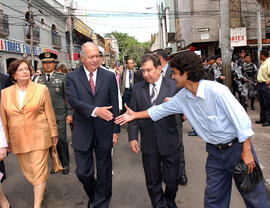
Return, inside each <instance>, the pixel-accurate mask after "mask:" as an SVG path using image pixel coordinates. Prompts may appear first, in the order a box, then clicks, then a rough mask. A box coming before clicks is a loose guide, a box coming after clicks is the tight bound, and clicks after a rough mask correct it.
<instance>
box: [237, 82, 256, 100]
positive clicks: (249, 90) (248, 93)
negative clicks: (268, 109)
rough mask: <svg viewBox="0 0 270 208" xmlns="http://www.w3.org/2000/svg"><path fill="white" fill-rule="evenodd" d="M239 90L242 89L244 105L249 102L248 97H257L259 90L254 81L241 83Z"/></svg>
mask: <svg viewBox="0 0 270 208" xmlns="http://www.w3.org/2000/svg"><path fill="white" fill-rule="evenodd" d="M238 90H239V91H240V95H241V98H242V99H241V100H242V103H241V104H242V105H247V104H248V98H255V97H256V94H257V91H256V86H255V84H253V83H249V82H246V83H244V84H242V83H239V85H238Z"/></svg>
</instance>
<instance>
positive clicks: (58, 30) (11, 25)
mask: <svg viewBox="0 0 270 208" xmlns="http://www.w3.org/2000/svg"><path fill="white" fill-rule="evenodd" d="M0 4H1V10H0V30H1V31H0V66H1V71H2V72H4V73H6V72H7V68H8V65H9V63H10V62H11V61H13V60H14V59H17V58H28V59H30V58H29V57H31V48H30V40H31V37H30V22H31V21H30V18H31V14H30V11H29V9H28V4H27V2H26V1H20V0H14V1H8V0H1V1H0ZM56 8H57V9H56ZM31 11H32V14H33V43H34V50H33V52H34V68H35V69H37V68H39V67H41V64H40V60H39V58H38V55H39V54H40V53H43V52H47V51H49V52H53V53H56V54H57V55H58V60H59V61H61V62H64V63H67V59H68V56H67V51H66V36H65V31H66V27H65V26H66V15H65V13H64V8H63V6H62V5H61V4H59V3H58V2H57V1H52V0H51V1H47V0H35V1H33V2H32V7H31Z"/></svg>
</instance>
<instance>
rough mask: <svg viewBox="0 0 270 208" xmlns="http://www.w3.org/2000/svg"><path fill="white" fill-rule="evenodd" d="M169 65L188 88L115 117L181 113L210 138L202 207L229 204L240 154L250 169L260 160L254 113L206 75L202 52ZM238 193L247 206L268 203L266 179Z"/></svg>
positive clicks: (260, 207) (256, 207)
mask: <svg viewBox="0 0 270 208" xmlns="http://www.w3.org/2000/svg"><path fill="white" fill-rule="evenodd" d="M170 64H171V67H172V69H173V79H175V80H176V85H177V87H184V88H183V89H182V90H181V91H180V92H179V93H177V94H176V95H175V96H174V97H173V98H171V99H168V101H167V102H166V103H163V104H160V105H157V106H153V107H151V108H149V109H148V110H147V111H141V112H134V111H132V110H131V109H129V108H128V107H127V106H126V108H127V112H126V113H125V114H123V115H121V116H119V117H118V118H116V121H115V122H116V123H118V124H124V123H126V122H129V121H131V120H134V119H139V118H149V117H150V118H151V119H152V120H154V121H156V120H159V119H161V118H163V117H165V116H168V115H171V114H176V113H183V114H184V115H185V116H186V118H187V119H188V120H189V122H190V123H191V125H192V126H193V127H194V129H195V131H196V132H197V134H198V135H199V136H200V137H201V138H202V139H203V140H204V141H205V142H206V143H207V146H206V151H207V152H208V158H207V161H206V175H207V179H206V188H205V199H204V207H205V208H224V207H229V205H230V195H231V187H232V175H233V169H234V165H235V164H236V163H237V162H239V161H240V160H241V159H242V160H243V161H244V163H245V164H246V165H247V166H248V172H249V173H250V172H252V171H253V168H254V167H255V160H256V161H257V162H258V159H257V157H256V154H255V151H254V149H253V146H252V144H251V142H250V137H252V136H253V135H254V132H253V130H252V128H251V121H250V118H249V117H248V115H247V114H246V112H245V110H244V108H243V107H242V106H241V105H240V103H239V102H238V101H237V100H236V99H235V98H234V96H233V95H232V94H231V92H230V90H229V89H228V88H227V87H226V86H224V85H222V84H220V83H217V82H213V81H207V80H202V77H203V73H204V72H203V65H202V61H201V59H200V57H199V56H197V55H196V54H194V53H192V52H184V53H180V54H179V55H177V56H175V57H174V58H173V59H172V60H171V63H170ZM237 188H238V187H237ZM238 190H239V189H238ZM239 191H240V190H239ZM240 193H241V195H242V197H243V199H244V201H245V204H246V206H247V208H270V205H269V203H268V201H267V197H266V193H265V187H264V180H261V182H260V183H259V184H258V185H257V186H256V187H255V188H254V189H253V190H252V191H250V192H248V193H244V192H242V191H240Z"/></svg>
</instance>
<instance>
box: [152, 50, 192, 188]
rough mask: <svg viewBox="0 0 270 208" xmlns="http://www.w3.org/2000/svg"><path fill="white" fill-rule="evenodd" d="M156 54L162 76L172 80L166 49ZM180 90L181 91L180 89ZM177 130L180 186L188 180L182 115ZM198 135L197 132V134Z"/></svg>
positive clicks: (177, 120) (157, 51) (176, 116)
mask: <svg viewBox="0 0 270 208" xmlns="http://www.w3.org/2000/svg"><path fill="white" fill-rule="evenodd" d="M153 53H154V54H157V55H158V57H159V60H160V63H161V71H162V75H163V76H164V77H166V78H168V79H171V78H172V74H173V72H172V69H171V67H170V63H169V62H168V59H169V58H168V55H167V53H166V52H165V50H164V49H157V50H155V51H153ZM178 90H179V89H178ZM175 119H176V124H177V130H178V134H179V148H180V151H179V153H180V172H179V174H180V175H179V184H180V185H186V184H187V181H188V178H187V175H186V167H185V154H184V144H183V132H182V129H183V120H182V115H179V114H176V115H175ZM195 133H196V132H195Z"/></svg>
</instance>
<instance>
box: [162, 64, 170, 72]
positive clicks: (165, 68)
mask: <svg viewBox="0 0 270 208" xmlns="http://www.w3.org/2000/svg"><path fill="white" fill-rule="evenodd" d="M168 66H169V64H168V63H167V64H166V65H165V66H163V67H162V69H161V71H162V72H163V71H166V70H167V69H168Z"/></svg>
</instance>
